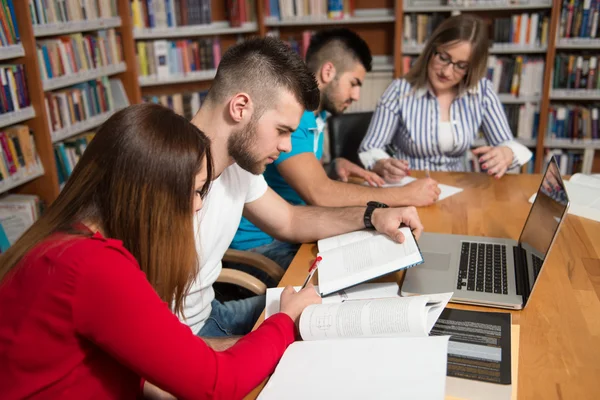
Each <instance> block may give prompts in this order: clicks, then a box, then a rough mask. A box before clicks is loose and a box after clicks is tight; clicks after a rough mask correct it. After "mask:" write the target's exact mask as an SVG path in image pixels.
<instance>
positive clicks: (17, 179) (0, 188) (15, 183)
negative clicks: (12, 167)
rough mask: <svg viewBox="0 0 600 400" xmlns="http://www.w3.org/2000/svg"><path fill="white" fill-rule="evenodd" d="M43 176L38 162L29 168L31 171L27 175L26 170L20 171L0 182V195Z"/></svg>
mask: <svg viewBox="0 0 600 400" xmlns="http://www.w3.org/2000/svg"><path fill="white" fill-rule="evenodd" d="M43 175H44V167H43V166H42V164H41V163H40V162H38V164H37V165H36V166H34V167H32V168H31V171H29V173H28V172H27V171H26V170H21V171H19V172H17V173H16V174H15V175H13V176H9V177H7V178H5V179H4V180H3V181H2V182H0V193H5V192H8V191H9V190H11V189H14V188H16V187H19V186H21V185H23V184H24V183H27V182H30V181H32V180H34V179H36V178H39V177H40V176H43Z"/></svg>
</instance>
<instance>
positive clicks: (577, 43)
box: [556, 38, 600, 50]
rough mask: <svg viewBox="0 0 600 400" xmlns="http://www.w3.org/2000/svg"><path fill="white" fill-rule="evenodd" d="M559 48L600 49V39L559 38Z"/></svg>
mask: <svg viewBox="0 0 600 400" xmlns="http://www.w3.org/2000/svg"><path fill="white" fill-rule="evenodd" d="M556 49H557V50H569V49H581V50H588V49H589V50H600V39H589V38H559V39H558V40H557V41H556Z"/></svg>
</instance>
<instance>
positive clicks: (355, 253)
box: [317, 228, 423, 296]
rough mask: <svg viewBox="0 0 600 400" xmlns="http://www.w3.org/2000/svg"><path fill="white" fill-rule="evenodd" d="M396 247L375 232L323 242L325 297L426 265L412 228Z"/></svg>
mask: <svg viewBox="0 0 600 400" xmlns="http://www.w3.org/2000/svg"><path fill="white" fill-rule="evenodd" d="M400 231H401V232H402V233H403V234H404V239H405V240H404V242H403V243H401V244H400V243H397V242H395V241H393V240H392V239H390V238H389V237H388V236H387V235H384V234H381V233H378V232H376V231H367V230H363V231H357V232H350V233H345V234H343V235H338V236H333V237H330V238H327V239H321V240H319V242H318V246H319V255H320V256H321V257H322V260H321V262H320V264H319V268H318V270H317V272H318V274H319V293H320V294H321V295H322V296H325V295H328V294H330V293H333V292H336V291H338V290H340V289H345V288H348V287H350V286H354V285H357V284H359V283H362V282H365V281H368V280H370V279H373V278H377V277H380V276H382V275H386V274H389V273H391V272H395V271H398V270H401V269H404V268H409V267H412V266H414V265H417V264H421V263H422V262H423V256H422V255H421V252H420V251H419V246H418V245H417V242H416V241H415V237H414V236H413V234H412V232H411V230H410V228H400Z"/></svg>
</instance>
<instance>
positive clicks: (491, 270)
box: [402, 157, 569, 309]
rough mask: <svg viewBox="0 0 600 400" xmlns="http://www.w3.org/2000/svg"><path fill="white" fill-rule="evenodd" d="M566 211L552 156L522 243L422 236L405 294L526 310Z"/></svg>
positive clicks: (438, 235)
mask: <svg viewBox="0 0 600 400" xmlns="http://www.w3.org/2000/svg"><path fill="white" fill-rule="evenodd" d="M568 207H569V198H568V196H567V191H566V190H565V186H564V184H563V181H562V178H561V176H560V172H559V168H558V165H557V163H556V160H555V159H554V157H552V159H551V160H550V163H548V166H547V168H546V172H545V173H544V177H543V179H542V183H541V185H540V188H539V189H538V192H537V195H536V198H535V201H534V202H533V205H532V206H531V210H530V211H529V216H528V217H527V220H526V221H525V225H524V226H523V230H522V231H521V236H520V237H519V241H518V242H516V241H514V240H512V239H500V238H490V237H480V236H464V235H452V234H439V233H423V235H421V238H420V239H419V248H420V249H421V252H422V253H423V258H424V260H425V262H424V263H423V264H421V265H419V266H416V267H414V268H411V269H409V270H407V271H406V276H405V278H404V283H403V284H402V295H412V294H427V293H444V292H451V291H453V292H454V296H453V297H452V300H451V301H453V302H455V303H464V304H475V305H482V306H491V307H501V308H511V309H521V308H523V307H525V305H526V304H527V300H528V299H529V296H530V295H531V292H532V291H533V288H534V287H535V282H536V280H537V278H538V275H539V274H540V271H541V269H542V267H543V265H544V260H545V258H546V256H547V255H548V252H549V251H550V248H551V247H552V243H553V242H554V239H555V238H556V236H557V233H558V230H559V228H560V225H561V223H562V221H563V219H564V218H565V216H566V214H567V209H568Z"/></svg>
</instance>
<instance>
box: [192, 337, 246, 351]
mask: <svg viewBox="0 0 600 400" xmlns="http://www.w3.org/2000/svg"><path fill="white" fill-rule="evenodd" d="M241 338H242V336H228V337H224V338H202V340H204V342H205V343H206V344H207V345H208V346H209V347H210V348H212V349H213V350H215V351H225V350H227V349H228V348H230V347H231V346H233V345H234V344H236V343H237V341H238V340H240V339H241Z"/></svg>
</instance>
